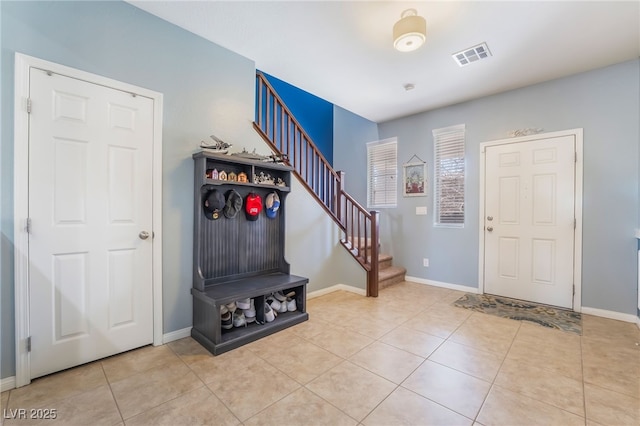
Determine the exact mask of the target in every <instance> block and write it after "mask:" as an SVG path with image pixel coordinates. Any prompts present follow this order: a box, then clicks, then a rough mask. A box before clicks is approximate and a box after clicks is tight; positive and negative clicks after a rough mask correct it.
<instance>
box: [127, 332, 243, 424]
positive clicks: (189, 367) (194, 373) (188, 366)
mask: <svg viewBox="0 0 640 426" xmlns="http://www.w3.org/2000/svg"><path fill="white" fill-rule="evenodd" d="M189 338H191V337H189ZM166 345H167V347H168V348H169V350H171V352H173V354H174V355H175V356H177V357H178V359H179V360H180V361H182V363H183V364H184V365H186V366H187V368H188V369H189V371H191V372H192V373H193V375H194V376H196V377H197V378H198V380H200V382H202V387H204V388H206V389H207V391H208V392H209V393H211V395H213V396H214V397H215V398H216V399H217V400H218V401H220V403H221V404H222V405H223V406H224V407H225V408H226V409H227V410H228V411H229V413H231V415H232V416H233V417H234V418H235V419H236V420H237V421H238V422H239V424H244V422H243V421H241V420H240V419H239V418H238V416H236V413H234V412H233V411H232V410H231V408H229V407H228V406H227V404H225V402H224V401H223V400H221V399H220V398H219V397H218V395H216V394H215V392H214V391H212V390H211V388H209V386H207V384H206V383H205V382H204V380H202V378H201V377H200V376H198V373H197V372H196V371H194V369H193V368H191V365H189V364H187V363H186V362H185V360H184V359H182V357H181V356H180V354H178V353H177V352H176V351H175V350H173V348H172V347H171V346H170V345H169V344H168V343H167V344H166ZM214 356H215V355H214ZM185 393H186V392H185ZM181 395H184V394H181ZM181 395H178V396H177V397H175V398H173V399H171V400H170V401H173V400H175V399H177V398H179V397H180V396H181ZM166 402H169V401H166ZM166 402H165V403H166ZM163 404H164V403H163ZM154 408H155V407H154ZM147 411H148V410H147ZM140 414H142V413H140Z"/></svg>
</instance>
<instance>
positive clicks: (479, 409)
mask: <svg viewBox="0 0 640 426" xmlns="http://www.w3.org/2000/svg"><path fill="white" fill-rule="evenodd" d="M518 322H519V324H518V329H517V330H516V332H515V334H514V335H513V339H512V340H511V344H510V345H509V349H507V351H506V352H505V354H504V357H503V358H502V361H501V362H500V366H499V367H498V371H496V375H495V376H493V380H491V386H490V387H489V391H488V392H487V394H486V395H485V396H484V398H483V399H482V404H480V408H478V412H477V413H476V415H475V417H474V418H473V421H474V422H477V421H478V416H479V415H480V412H482V408H483V407H484V404H485V403H486V402H487V398H488V397H489V394H490V393H491V390H492V389H493V387H494V386H498V387H500V386H499V385H496V379H497V378H498V375H499V374H500V370H502V366H503V365H504V363H505V361H506V360H507V356H509V352H511V348H512V347H513V343H514V342H515V341H516V337H517V336H518V333H519V332H520V329H521V328H522V321H518Z"/></svg>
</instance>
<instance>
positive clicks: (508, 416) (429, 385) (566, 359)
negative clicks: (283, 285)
mask: <svg viewBox="0 0 640 426" xmlns="http://www.w3.org/2000/svg"><path fill="white" fill-rule="evenodd" d="M461 295H462V293H460V292H457V291H452V290H447V289H442V288H436V287H429V286H425V285H420V284H414V283H407V282H405V283H401V284H399V285H396V286H393V287H391V288H388V289H385V290H383V291H381V292H380V297H378V298H375V299H374V298H365V297H362V296H358V295H355V294H352V293H348V292H345V291H337V292H334V293H331V294H328V295H325V296H322V297H318V298H315V299H312V300H309V301H308V312H309V314H310V320H309V321H307V322H305V323H303V324H299V325H297V326H295V327H292V328H289V329H287V330H285V331H282V332H280V333H277V334H275V335H272V336H269V337H267V338H264V339H262V340H259V341H257V342H253V343H251V344H249V345H246V346H243V347H241V348H239V349H236V350H233V351H231V352H228V353H226V354H223V355H220V356H217V357H213V356H212V355H211V354H209V352H207V351H206V350H205V349H204V348H202V347H201V346H200V345H199V344H198V343H197V342H195V341H194V340H192V339H191V338H186V339H182V340H178V341H175V342H171V343H169V344H167V345H164V346H159V347H151V346H149V347H145V348H142V349H138V350H135V351H132V352H128V353H125V354H122V355H117V356H114V357H111V358H108V359H105V360H102V361H97V362H94V363H91V364H88V365H84V366H81V367H77V368H74V369H71V370H68V371H65V372H61V373H58V374H54V375H51V376H48V377H45V378H41V379H37V380H35V381H33V383H32V384H31V385H29V386H25V387H22V388H20V389H14V390H12V391H9V392H4V393H2V400H1V401H2V407H3V409H6V410H7V411H4V414H5V415H3V420H2V422H3V425H7V426H9V425H14V424H27V423H38V422H36V421H24V420H21V421H18V420H13V419H4V417H10V413H11V411H8V410H16V409H19V408H24V409H31V408H34V409H37V408H43V409H55V410H56V414H57V419H56V420H55V421H52V420H41V421H40V422H39V423H41V424H53V423H56V422H57V423H62V424H78V425H88V424H92V425H101V424H104V425H123V424H126V425H158V424H165V425H195V424H211V425H239V424H244V425H278V426H289V425H315V424H318V425H322V424H324V425H359V424H361V425H385V426H388V425H432V424H433V425H472V424H473V425H562V426H564V425H574V424H575V425H589V426H591V425H593V426H595V425H638V424H640V347H639V346H638V342H640V332H639V331H638V328H637V326H636V325H634V324H629V323H623V322H619V321H613V320H608V319H603V318H598V317H593V316H588V315H585V316H584V320H583V328H584V333H583V336H577V335H574V334H568V333H564V332H560V331H554V330H550V329H546V328H543V327H540V326H536V325H531V324H526V323H521V322H518V321H513V320H507V319H502V318H497V317H493V316H489V315H485V314H480V313H474V312H471V311H467V310H464V309H461V308H456V307H453V306H452V305H451V303H452V302H453V301H454V300H456V299H457V298H458V297H460V296H461ZM14 412H15V411H14Z"/></svg>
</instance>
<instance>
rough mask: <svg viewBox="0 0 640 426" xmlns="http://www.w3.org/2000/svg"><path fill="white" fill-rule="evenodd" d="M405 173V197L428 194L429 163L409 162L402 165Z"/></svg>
mask: <svg viewBox="0 0 640 426" xmlns="http://www.w3.org/2000/svg"><path fill="white" fill-rule="evenodd" d="M402 167H403V169H404V173H403V180H402V182H403V185H402V187H403V190H402V192H403V195H404V196H405V197H426V196H427V163H425V162H419V163H407V164H405V165H403V166H402Z"/></svg>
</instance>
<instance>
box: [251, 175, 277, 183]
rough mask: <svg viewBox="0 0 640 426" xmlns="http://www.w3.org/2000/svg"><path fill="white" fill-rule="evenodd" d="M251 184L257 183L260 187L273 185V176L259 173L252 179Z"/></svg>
mask: <svg viewBox="0 0 640 426" xmlns="http://www.w3.org/2000/svg"><path fill="white" fill-rule="evenodd" d="M253 183H259V184H260V185H275V181H274V180H273V176H271V175H270V174H269V173H265V172H260V173H258V174H256V175H255V176H254V177H253Z"/></svg>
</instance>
